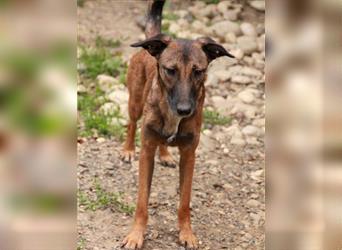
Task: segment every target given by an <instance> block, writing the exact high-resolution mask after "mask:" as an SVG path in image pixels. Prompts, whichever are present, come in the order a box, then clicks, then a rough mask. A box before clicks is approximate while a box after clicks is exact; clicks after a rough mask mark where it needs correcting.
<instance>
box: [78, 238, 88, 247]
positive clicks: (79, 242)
mask: <svg viewBox="0 0 342 250" xmlns="http://www.w3.org/2000/svg"><path fill="white" fill-rule="evenodd" d="M85 245H86V240H85V239H84V238H82V237H79V239H78V241H77V250H82V249H84V248H85Z"/></svg>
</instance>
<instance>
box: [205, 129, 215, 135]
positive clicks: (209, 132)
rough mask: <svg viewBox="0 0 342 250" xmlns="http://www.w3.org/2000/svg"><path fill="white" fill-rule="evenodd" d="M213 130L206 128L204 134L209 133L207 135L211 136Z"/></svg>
mask: <svg viewBox="0 0 342 250" xmlns="http://www.w3.org/2000/svg"><path fill="white" fill-rule="evenodd" d="M212 133H213V132H212V131H211V130H209V129H205V130H203V134H204V135H207V136H210V135H212Z"/></svg>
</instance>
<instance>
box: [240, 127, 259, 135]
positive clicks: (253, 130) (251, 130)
mask: <svg viewBox="0 0 342 250" xmlns="http://www.w3.org/2000/svg"><path fill="white" fill-rule="evenodd" d="M242 133H243V134H244V135H247V136H257V135H259V134H260V130H259V128H257V127H255V126H252V125H247V126H246V127H244V128H243V129H242Z"/></svg>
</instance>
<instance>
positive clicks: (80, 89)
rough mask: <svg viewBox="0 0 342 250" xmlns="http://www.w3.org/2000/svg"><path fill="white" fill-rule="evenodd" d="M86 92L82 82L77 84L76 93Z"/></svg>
mask: <svg viewBox="0 0 342 250" xmlns="http://www.w3.org/2000/svg"><path fill="white" fill-rule="evenodd" d="M85 92H87V89H86V87H84V86H83V85H82V84H78V85H77V93H85Z"/></svg>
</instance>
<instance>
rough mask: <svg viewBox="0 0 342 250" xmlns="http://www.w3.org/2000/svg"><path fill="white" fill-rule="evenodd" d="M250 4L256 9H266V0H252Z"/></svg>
mask: <svg viewBox="0 0 342 250" xmlns="http://www.w3.org/2000/svg"><path fill="white" fill-rule="evenodd" d="M249 5H250V6H251V7H253V8H254V9H256V10H259V11H265V1H264V0H254V1H250V2H249Z"/></svg>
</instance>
